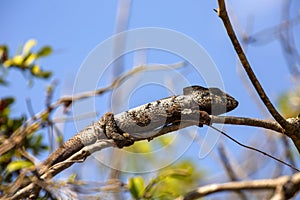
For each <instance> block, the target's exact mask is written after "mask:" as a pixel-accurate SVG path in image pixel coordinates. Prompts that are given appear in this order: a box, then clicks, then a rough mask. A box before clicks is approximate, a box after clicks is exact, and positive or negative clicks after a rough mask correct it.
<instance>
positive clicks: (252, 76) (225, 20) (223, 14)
mask: <svg viewBox="0 0 300 200" xmlns="http://www.w3.org/2000/svg"><path fill="white" fill-rule="evenodd" d="M218 4H219V9H218V15H219V17H220V18H221V19H222V21H223V23H224V26H225V28H226V30H227V34H228V36H229V38H230V40H231V42H232V44H233V47H234V48H235V51H236V53H237V55H238V57H239V59H240V61H241V63H242V65H243V67H244V69H245V71H246V72H247V74H248V77H249V79H250V80H251V82H252V84H253V86H254V87H255V89H256V91H257V93H258V95H259V97H260V98H261V100H262V101H263V102H264V104H265V106H266V107H267V109H268V110H269V112H270V113H271V115H272V116H273V117H274V119H275V120H276V121H277V122H278V123H279V124H280V125H281V126H282V127H283V128H286V127H289V126H290V124H289V123H288V122H287V121H286V120H285V119H284V118H283V117H282V116H281V115H280V113H279V112H278V111H277V110H276V109H275V107H274V106H273V104H272V103H271V101H270V99H269V98H268V96H267V94H266V93H265V91H264V89H263V88H262V86H261V84H260V83H259V81H258V79H257V78H256V76H255V74H254V72H253V70H252V68H251V65H250V63H249V61H248V59H247V57H246V55H245V53H244V51H243V49H242V47H241V45H240V43H239V41H238V39H237V37H236V34H235V32H234V30H233V27H232V25H231V22H230V19H229V17H228V14H227V10H226V6H225V2H224V0H218Z"/></svg>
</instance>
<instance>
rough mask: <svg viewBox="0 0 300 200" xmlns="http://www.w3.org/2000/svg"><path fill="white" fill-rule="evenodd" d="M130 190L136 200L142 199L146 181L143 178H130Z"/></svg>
mask: <svg viewBox="0 0 300 200" xmlns="http://www.w3.org/2000/svg"><path fill="white" fill-rule="evenodd" d="M128 188H129V190H130V192H131V195H132V196H133V197H134V198H135V199H139V198H141V197H142V196H143V194H144V189H145V185H144V179H143V178H142V177H141V176H137V177H134V178H130V179H129V183H128Z"/></svg>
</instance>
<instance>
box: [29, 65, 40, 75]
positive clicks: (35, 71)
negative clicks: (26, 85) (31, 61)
mask: <svg viewBox="0 0 300 200" xmlns="http://www.w3.org/2000/svg"><path fill="white" fill-rule="evenodd" d="M31 73H32V75H35V76H38V75H39V74H40V73H41V68H40V67H39V66H38V65H34V66H33V67H32V68H31Z"/></svg>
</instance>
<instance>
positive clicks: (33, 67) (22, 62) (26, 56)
mask: <svg viewBox="0 0 300 200" xmlns="http://www.w3.org/2000/svg"><path fill="white" fill-rule="evenodd" d="M36 44H37V42H36V40H34V39H30V40H28V41H27V42H26V43H25V45H24V46H23V47H22V48H21V50H19V51H18V52H17V53H16V55H14V56H10V55H9V48H8V46H6V45H0V85H7V83H8V82H7V80H6V75H7V73H8V69H10V68H16V69H19V70H21V71H22V72H24V73H29V74H31V75H32V76H33V77H37V78H43V79H45V78H49V77H50V76H51V74H52V73H51V71H45V70H42V69H41V66H40V65H39V64H38V61H39V59H40V58H42V57H46V56H48V55H50V54H51V52H52V49H51V47H50V46H43V47H41V48H40V49H39V50H38V51H37V52H33V51H32V49H33V47H34V46H36Z"/></svg>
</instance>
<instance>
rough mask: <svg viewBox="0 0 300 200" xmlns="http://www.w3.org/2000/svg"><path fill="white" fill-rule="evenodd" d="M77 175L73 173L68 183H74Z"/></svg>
mask: <svg viewBox="0 0 300 200" xmlns="http://www.w3.org/2000/svg"><path fill="white" fill-rule="evenodd" d="M76 176H77V175H76V174H75V173H73V174H71V176H70V177H69V178H68V183H73V182H74V181H75V180H76Z"/></svg>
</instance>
